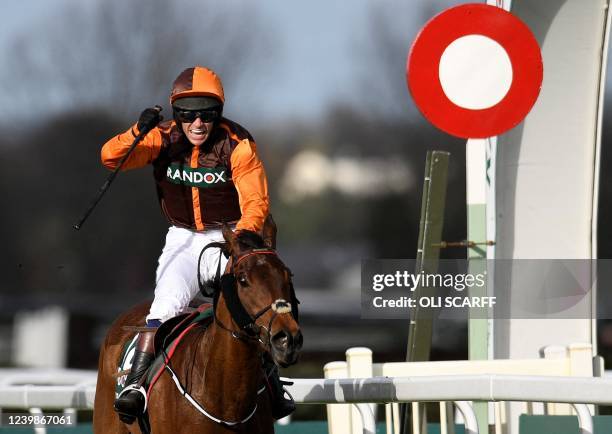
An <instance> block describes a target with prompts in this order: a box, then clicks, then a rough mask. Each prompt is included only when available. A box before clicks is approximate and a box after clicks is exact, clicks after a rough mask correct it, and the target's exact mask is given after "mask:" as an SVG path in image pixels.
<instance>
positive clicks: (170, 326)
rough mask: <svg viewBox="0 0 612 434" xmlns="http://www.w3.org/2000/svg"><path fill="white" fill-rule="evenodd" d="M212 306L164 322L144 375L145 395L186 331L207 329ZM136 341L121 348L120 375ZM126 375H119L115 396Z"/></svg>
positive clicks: (203, 306) (205, 304)
mask: <svg viewBox="0 0 612 434" xmlns="http://www.w3.org/2000/svg"><path fill="white" fill-rule="evenodd" d="M213 318H214V317H213V306H212V304H210V303H204V304H202V305H200V306H198V307H197V308H196V310H195V311H193V312H190V313H183V314H180V315H178V316H176V317H174V318H171V319H169V320H167V321H166V322H164V323H163V324H162V325H161V326H160V327H159V328H158V329H157V331H156V332H155V337H154V342H155V344H154V347H155V360H154V361H153V363H151V366H150V367H149V369H148V370H147V373H146V374H145V381H144V384H143V387H144V389H145V390H147V394H148V393H150V390H151V389H152V388H153V386H154V385H155V382H156V381H157V379H158V378H159V376H160V375H161V373H162V372H163V371H164V369H165V367H166V365H167V363H168V362H169V361H170V359H171V358H172V355H173V354H174V350H175V349H176V347H177V346H178V344H179V343H180V341H181V339H182V338H183V336H185V334H186V333H187V331H188V330H190V329H191V328H193V327H195V326H199V327H204V328H206V327H208V326H209V325H210V323H211V322H212V321H213ZM135 341H136V336H134V338H133V339H130V340H128V341H127V342H126V343H125V344H124V347H123V351H122V352H121V355H120V356H119V361H118V366H119V371H120V373H122V374H123V373H126V371H129V368H130V366H131V360H132V357H133V349H134V345H135ZM126 376H127V374H125V375H120V376H119V377H118V378H117V387H116V389H115V392H116V394H117V396H118V395H119V393H121V391H122V390H123V388H124V387H125V378H126Z"/></svg>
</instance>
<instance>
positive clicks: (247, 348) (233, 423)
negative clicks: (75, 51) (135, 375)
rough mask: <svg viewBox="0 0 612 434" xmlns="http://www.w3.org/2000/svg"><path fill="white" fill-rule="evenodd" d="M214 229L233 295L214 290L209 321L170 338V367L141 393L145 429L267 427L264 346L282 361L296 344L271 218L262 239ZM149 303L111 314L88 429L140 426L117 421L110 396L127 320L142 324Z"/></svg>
mask: <svg viewBox="0 0 612 434" xmlns="http://www.w3.org/2000/svg"><path fill="white" fill-rule="evenodd" d="M269 222H271V225H270V224H269ZM222 232H223V237H224V239H225V241H226V245H227V248H228V250H229V255H230V259H229V261H228V264H227V267H226V270H225V271H226V274H225V275H224V276H223V278H222V281H223V280H224V279H225V280H226V283H225V284H227V280H229V281H230V284H232V282H233V285H234V288H235V290H234V292H233V293H234V294H236V295H237V297H236V296H228V292H226V291H225V289H224V290H223V291H218V292H217V293H216V294H215V299H216V300H215V301H216V302H215V309H214V322H212V323H211V324H210V325H209V326H208V327H207V328H204V327H199V326H198V327H195V328H192V329H190V330H189V332H188V333H186V334H185V336H184V338H183V339H182V340H181V342H180V343H179V344H178V349H177V351H176V352H175V354H174V355H173V356H172V359H171V366H172V370H173V372H174V374H171V373H170V372H168V373H166V372H164V373H162V374H161V376H160V377H159V379H158V380H157V382H156V383H155V386H154V387H153V389H152V390H151V392H150V395H149V398H148V403H147V411H148V419H149V422H150V430H151V433H152V434H171V433H172V434H173V433H177V434H180V433H190V434H191V433H229V432H231V433H273V432H274V426H273V423H274V420H273V418H272V416H271V413H270V401H269V398H268V394H267V393H261V391H262V390H263V389H264V387H263V386H264V384H265V381H266V380H265V375H264V374H263V371H262V362H261V360H262V355H263V353H267V354H268V355H269V356H271V357H272V359H273V360H274V362H275V363H276V364H277V365H280V366H282V367H285V366H289V365H291V364H293V363H295V362H296V360H297V353H298V352H299V350H300V348H301V346H302V334H301V331H300V328H299V325H298V323H297V322H296V319H295V318H294V313H293V312H291V308H290V304H289V303H288V302H287V301H286V300H291V301H292V302H294V300H295V297H294V296H293V297H292V295H293V294H292V291H293V288H292V283H291V272H290V270H289V269H288V268H287V267H286V266H285V265H284V264H283V262H282V261H281V260H280V259H279V257H278V256H277V255H276V251H275V250H274V244H275V235H276V227H275V226H274V223H273V221H271V219H268V220H266V224H265V225H264V229H263V238H262V237H259V236H258V235H256V234H255V233H253V232H248V231H246V232H245V231H243V232H241V233H240V235H239V236H235V234H234V233H233V232H232V231H231V229H229V228H228V227H224V228H223V231H222ZM222 285H223V284H222ZM229 293H230V294H231V291H230V292H229ZM232 298H233V299H234V300H233V301H232V300H231V299H232ZM236 303H238V305H240V306H242V308H243V310H242V312H243V314H246V315H247V321H246V322H248V323H249V324H244V322H245V320H244V315H242V316H243V318H236V316H240V315H239V314H237V313H236V309H238V310H240V307H238V308H237V307H236ZM149 305H150V303H145V304H142V305H139V306H136V307H135V308H133V309H131V310H130V311H128V312H126V313H125V314H123V315H122V316H121V317H119V318H118V319H117V320H116V321H115V322H114V323H113V325H112V326H111V328H110V330H109V332H108V334H107V335H106V339H105V341H104V343H103V344H102V348H101V351H100V359H99V367H98V381H97V387H96V397H95V403H94V421H93V426H94V433H96V434H103V433H104V434H109V433H112V434H115V433H141V432H142V431H141V429H140V426H139V424H138V423H136V422H134V423H132V424H130V425H127V424H124V423H123V422H121V421H120V420H119V417H118V415H117V413H115V411H114V409H113V401H114V399H115V386H116V382H117V378H116V377H117V372H118V361H119V358H120V354H121V352H122V350H123V347H124V344H125V342H126V341H127V340H128V339H131V338H132V337H133V335H134V331H133V326H135V325H142V324H144V322H145V316H146V314H147V313H148V311H149ZM295 316H297V315H295ZM130 326H132V330H131V331H130ZM173 375H175V376H176V378H173ZM178 385H181V387H183V388H184V392H185V393H186V395H185V396H182V392H181V391H180V389H179V386H178ZM187 398H190V399H191V400H189V399H187ZM191 401H193V402H191ZM205 413H206V414H205Z"/></svg>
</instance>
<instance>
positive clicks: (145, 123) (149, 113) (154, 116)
mask: <svg viewBox="0 0 612 434" xmlns="http://www.w3.org/2000/svg"><path fill="white" fill-rule="evenodd" d="M161 110H162V108H161V107H160V106H155V107H151V108H147V109H144V110H143V112H142V113H140V117H139V118H138V123H137V124H136V127H137V128H138V131H140V132H142V131H145V130H146V131H151V130H152V129H153V128H155V127H156V126H157V124H158V123H160V122H161V121H162V119H163V117H162V116H161V115H160V114H159V112H161Z"/></svg>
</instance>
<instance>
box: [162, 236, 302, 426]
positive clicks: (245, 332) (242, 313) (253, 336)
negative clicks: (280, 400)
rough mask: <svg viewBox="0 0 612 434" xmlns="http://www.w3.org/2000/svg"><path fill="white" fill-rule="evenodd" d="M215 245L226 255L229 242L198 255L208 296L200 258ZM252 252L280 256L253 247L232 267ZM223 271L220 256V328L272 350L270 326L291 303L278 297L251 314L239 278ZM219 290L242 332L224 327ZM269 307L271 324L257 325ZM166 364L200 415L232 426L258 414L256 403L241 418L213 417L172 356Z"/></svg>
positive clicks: (216, 294) (289, 309)
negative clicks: (188, 386)
mask: <svg viewBox="0 0 612 434" xmlns="http://www.w3.org/2000/svg"><path fill="white" fill-rule="evenodd" d="M213 247H217V248H219V249H221V252H222V253H221V254H223V253H225V248H226V245H225V244H224V243H217V242H215V243H210V244H207V245H206V246H205V247H204V248H203V249H202V251H201V252H200V256H199V258H198V285H199V286H200V290H201V291H202V293H204V294H205V295H206V294H207V292H205V287H204V285H203V283H202V281H201V274H200V261H201V259H202V255H203V254H204V251H205V250H206V249H208V248H213ZM253 255H275V256H277V253H276V251H275V250H272V249H267V248H256V249H253V250H251V251H249V252H247V253H245V254H243V255H241V256H240V257H238V258H237V259H236V261H235V262H234V263H233V264H231V265H230V269H231V270H232V271H233V269H234V267H235V266H236V265H238V264H239V263H240V262H241V261H243V260H244V259H246V258H248V257H250V256H253ZM220 272H221V257H219V265H218V267H217V275H216V276H215V279H214V284H215V286H216V288H215V291H214V300H213V316H214V320H215V324H216V325H218V326H219V328H220V329H222V330H225V331H227V332H229V333H231V335H232V337H233V338H236V339H239V340H243V341H248V340H251V341H259V342H260V343H261V344H263V345H264V346H265V347H267V348H268V349H269V348H270V346H271V342H270V341H271V335H270V334H271V329H272V323H273V322H274V320H275V319H276V317H277V316H278V315H282V314H286V313H292V312H293V306H292V304H291V303H289V302H287V301H286V300H283V299H278V300H275V301H274V302H272V303H271V304H269V305H268V306H266V307H264V308H263V309H261V310H259V311H258V312H257V313H255V315H251V314H250V313H249V312H248V311H247V310H246V309H245V308H244V306H243V305H242V302H241V301H240V298H239V297H238V292H237V283H236V277H235V275H234V273H229V274H224V275H223V276H220ZM219 287H220V288H219ZM291 292H292V294H291V297H292V299H295V302H296V306H295V309H296V311H297V303H299V302H298V301H297V298H295V295H294V293H293V285H291ZM220 293H223V296H224V299H225V302H226V304H227V307H228V310H229V311H230V315H231V317H232V319H233V320H234V322H236V324H237V325H238V326H239V327H240V330H239V331H235V330H232V329H230V328H229V327H227V326H225V325H224V324H223V323H222V322H221V321H220V320H219V318H218V317H217V301H218V299H219V294H220ZM269 310H272V311H273V312H274V313H273V314H272V316H271V318H270V321H269V322H268V326H267V327H266V326H263V325H259V324H257V320H258V319H259V318H261V317H262V316H263V315H265V314H266V313H267V312H268V311H269ZM296 319H297V318H296ZM262 328H263V329H265V330H266V334H267V343H265V342H263V341H262V339H261V329H262ZM185 332H186V331H185ZM164 367H165V369H166V370H167V371H168V372H169V374H170V376H171V377H172V380H173V382H174V384H175V385H176V388H177V390H178V391H179V393H180V394H181V395H182V396H183V397H184V398H185V399H187V401H188V402H189V403H190V404H191V405H192V406H193V407H194V408H195V409H196V410H197V411H198V412H200V413H201V414H203V415H204V416H206V417H207V418H208V419H210V420H212V421H213V422H216V423H218V424H221V425H225V426H228V427H233V426H236V425H240V424H243V423H246V422H247V421H249V420H250V419H251V418H252V417H253V416H254V415H255V413H256V411H257V403H255V406H254V408H253V410H252V411H251V412H250V413H249V415H248V416H247V417H245V418H244V419H242V420H239V421H227V420H222V419H219V418H217V417H215V416H213V415H212V414H210V413H209V412H208V411H206V409H205V408H204V407H203V406H202V405H201V404H200V403H198V402H197V401H196V400H195V399H194V398H193V397H192V396H191V395H190V394H189V393H188V392H187V391H186V390H185V387H184V386H183V385H182V384H181V382H180V380H179V378H178V376H177V375H176V373H175V372H174V371H173V370H172V367H171V366H170V359H169V358H167V359H166V363H165V366H164ZM264 390H265V386H263V387H261V388H260V389H259V390H257V395H260V394H261V393H262V392H263V391H264Z"/></svg>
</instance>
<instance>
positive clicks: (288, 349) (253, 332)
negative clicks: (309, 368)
mask: <svg viewBox="0 0 612 434" xmlns="http://www.w3.org/2000/svg"><path fill="white" fill-rule="evenodd" d="M275 234H276V226H275V225H274V222H273V221H272V219H271V218H269V219H266V223H265V225H264V230H263V238H262V237H260V236H259V235H257V234H256V233H254V232H250V231H242V232H240V233H239V235H238V236H236V235H235V234H234V233H233V232H232V231H231V229H229V228H228V227H225V228H224V229H223V237H224V238H225V241H226V242H227V244H228V246H229V251H230V254H231V261H230V264H229V265H228V266H229V267H230V269H229V274H226V275H224V276H223V278H222V285H221V286H222V293H223V297H224V299H225V303H226V305H227V307H228V310H229V311H230V314H231V316H232V319H233V321H234V322H235V323H236V324H237V325H238V327H239V328H240V329H242V331H243V332H245V333H247V334H249V335H250V336H252V337H255V338H256V339H258V340H259V341H260V343H261V344H262V346H263V349H264V350H265V351H269V352H270V355H271V356H272V358H273V359H274V361H275V362H276V363H277V364H279V365H280V366H283V367H285V366H289V365H292V364H293V363H295V362H296V361H297V354H298V352H299V350H300V349H301V347H302V343H303V338H302V332H301V331H300V326H299V325H298V323H297V299H296V298H295V294H294V293H293V285H292V283H291V271H290V270H289V268H287V267H286V266H285V264H283V262H282V261H281V260H280V259H279V257H278V256H277V254H276V251H275V250H274V246H275Z"/></svg>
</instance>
